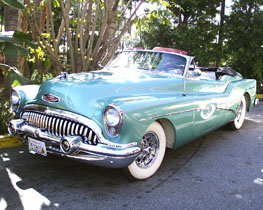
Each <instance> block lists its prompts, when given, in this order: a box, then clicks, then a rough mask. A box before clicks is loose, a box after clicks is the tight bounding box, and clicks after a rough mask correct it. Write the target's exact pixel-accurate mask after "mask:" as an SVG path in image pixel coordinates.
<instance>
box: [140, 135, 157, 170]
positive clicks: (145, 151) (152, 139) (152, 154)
mask: <svg viewBox="0 0 263 210" xmlns="http://www.w3.org/2000/svg"><path fill="white" fill-rule="evenodd" d="M141 149H142V152H141V154H140V155H139V156H138V157H137V158H136V159H135V162H136V164H137V166H139V167H140V168H148V167H150V166H151V165H152V164H153V163H154V161H155V159H156V158H157V155H158V150H159V138H158V136H157V135H156V134H155V133H152V132H149V133H146V134H145V135H144V136H143V138H142V142H141Z"/></svg>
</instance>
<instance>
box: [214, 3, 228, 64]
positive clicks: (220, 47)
mask: <svg viewBox="0 0 263 210" xmlns="http://www.w3.org/2000/svg"><path fill="white" fill-rule="evenodd" d="M225 3H226V2H225V0H222V1H221V11H220V25H219V33H218V56H217V60H216V65H219V64H220V61H221V59H222V56H223V33H224V30H223V29H224V18H225Z"/></svg>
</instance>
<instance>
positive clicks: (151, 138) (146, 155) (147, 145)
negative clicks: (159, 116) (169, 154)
mask: <svg viewBox="0 0 263 210" xmlns="http://www.w3.org/2000/svg"><path fill="white" fill-rule="evenodd" d="M141 148H142V152H141V153H140V154H139V155H138V156H137V158H136V159H135V160H134V162H133V163H132V164H131V165H129V166H128V167H127V168H126V169H125V174H126V175H127V176H128V177H129V178H130V179H147V178H149V177H151V176H152V175H154V174H155V172H156V171H157V170H158V168H159V167H160V165H161V163H162V161H163V157H164V154H165V149H166V137H165V132H164V130H163V127H162V126H161V125H160V123H158V122H153V123H152V124H151V125H150V126H149V127H148V129H147V130H146V132H145V134H144V136H143V138H142V141H141Z"/></svg>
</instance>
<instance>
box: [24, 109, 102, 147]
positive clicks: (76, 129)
mask: <svg viewBox="0 0 263 210" xmlns="http://www.w3.org/2000/svg"><path fill="white" fill-rule="evenodd" d="M22 119H25V120H26V121H27V122H28V124H29V125H31V126H34V127H38V128H44V130H46V132H47V133H49V134H51V135H54V136H57V137H65V136H72V135H80V136H83V137H85V138H84V143H88V144H93V145H96V144H97V143H98V138H97V136H96V134H95V133H94V131H93V130H92V129H90V128H89V127H88V126H86V125H83V124H80V123H78V122H74V121H73V120H70V119H64V118H61V117H57V116H51V115H47V114H43V113H37V112H31V111H25V112H23V113H22Z"/></svg>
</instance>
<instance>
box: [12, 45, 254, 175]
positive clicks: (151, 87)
mask: <svg viewBox="0 0 263 210" xmlns="http://www.w3.org/2000/svg"><path fill="white" fill-rule="evenodd" d="M255 96H256V81H255V80H251V79H243V78H242V76H241V74H239V73H237V72H235V71H234V70H232V69H230V68H209V67H206V68H201V67H197V66H195V64H194V58H193V57H191V56H188V55H187V52H185V51H180V50H175V49H170V48H154V49H153V50H139V49H137V50H129V51H123V52H121V53H119V54H118V55H116V56H115V57H114V58H113V59H112V60H111V61H110V62H109V64H108V65H106V66H105V67H104V68H103V69H102V70H98V71H92V72H89V73H84V72H83V73H79V74H67V73H65V72H63V73H62V74H61V75H60V76H57V77H55V78H53V79H50V80H48V81H46V82H44V83H43V84H42V85H40V86H37V85H29V86H20V87H15V88H13V90H12V95H11V105H12V110H13V111H14V112H15V118H16V119H13V120H11V121H10V124H9V127H8V130H9V133H10V134H12V135H19V136H20V137H21V139H22V140H23V141H24V142H25V143H27V144H28V145H29V150H30V151H31V152H32V153H37V154H41V155H45V156H46V155H47V153H54V154H58V155H62V156H65V157H69V158H73V159H76V160H81V161H85V162H89V163H92V164H95V165H100V166H106V167H116V168H124V169H125V171H126V173H127V174H128V175H129V176H131V177H133V178H135V179H146V178H149V177H151V176H152V175H153V174H155V172H156V171H157V170H158V168H159V167H160V165H161V163H162V160H163V158H164V154H165V150H166V147H168V148H174V149H175V148H178V147H180V146H182V145H184V144H186V143H188V142H190V141H192V140H194V139H197V138H199V137H200V136H203V135H205V134H207V133H209V132H211V131H213V130H215V129H217V128H219V127H221V126H223V125H225V124H229V125H230V126H231V127H232V128H233V129H240V128H241V126H242V124H243V122H244V119H245V113H246V111H249V110H250V109H251V108H252V106H253V105H254V101H255Z"/></svg>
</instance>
